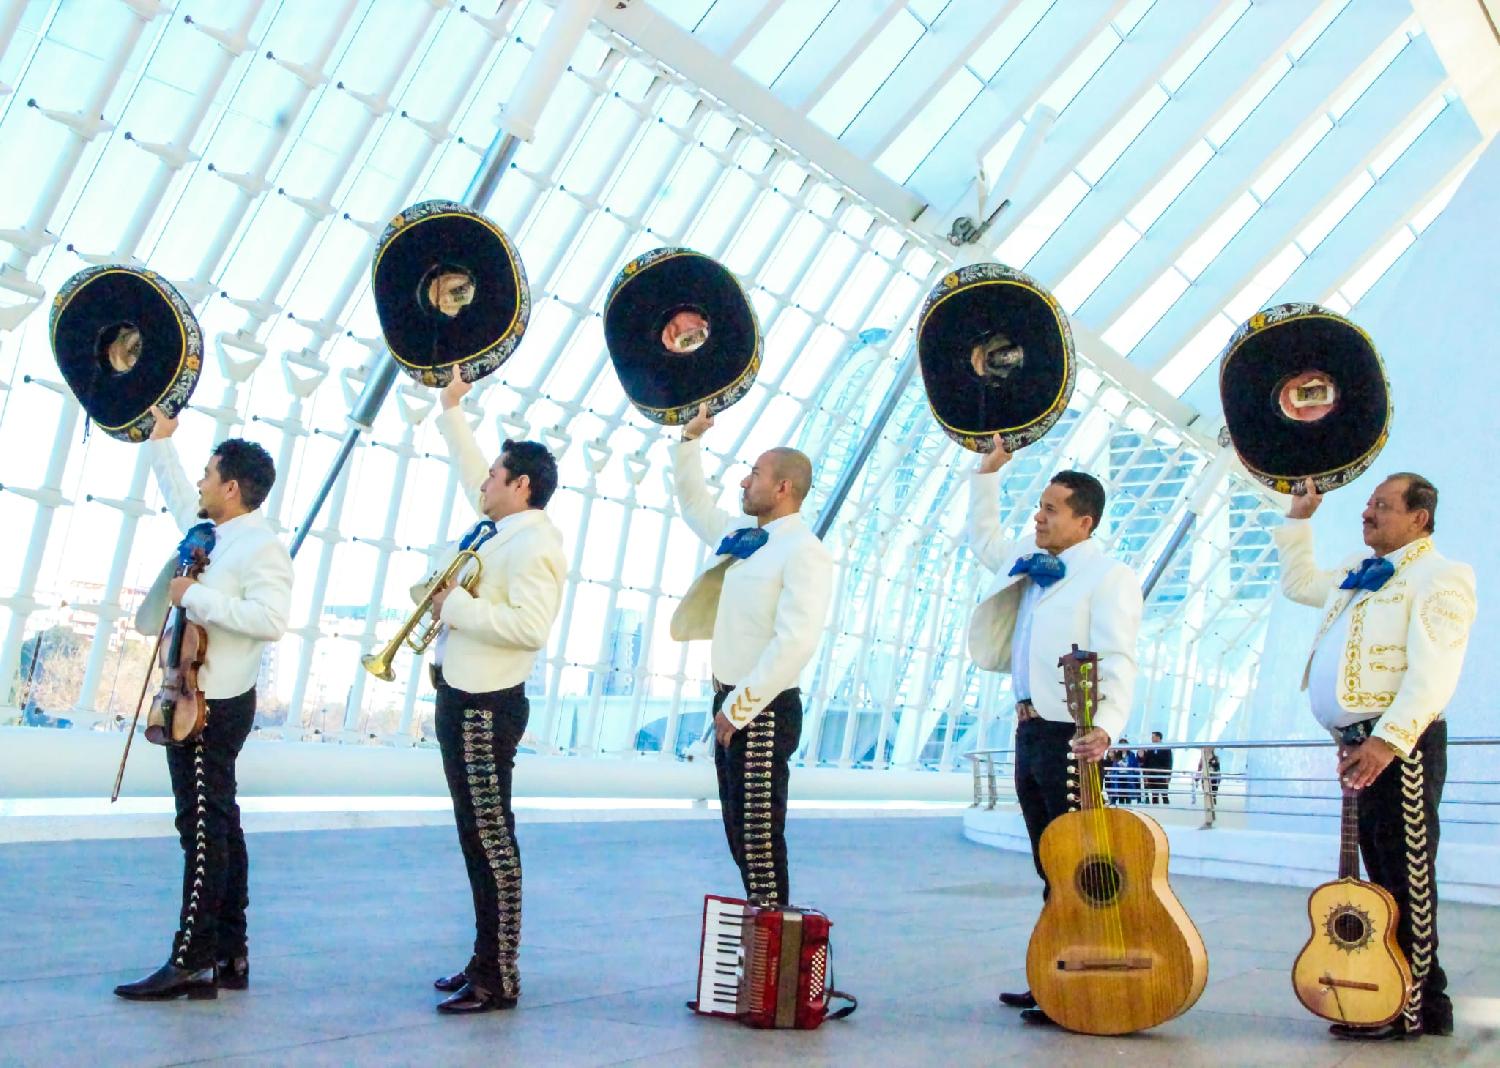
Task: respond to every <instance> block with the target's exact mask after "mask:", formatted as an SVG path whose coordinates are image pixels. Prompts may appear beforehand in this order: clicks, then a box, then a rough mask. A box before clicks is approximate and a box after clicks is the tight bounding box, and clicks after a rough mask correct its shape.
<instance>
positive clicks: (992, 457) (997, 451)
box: [978, 434, 1014, 475]
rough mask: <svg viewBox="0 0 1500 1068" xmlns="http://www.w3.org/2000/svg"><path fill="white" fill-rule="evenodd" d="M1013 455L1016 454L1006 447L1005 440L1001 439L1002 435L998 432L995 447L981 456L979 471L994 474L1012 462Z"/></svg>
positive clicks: (984, 473) (982, 473)
mask: <svg viewBox="0 0 1500 1068" xmlns="http://www.w3.org/2000/svg"><path fill="white" fill-rule="evenodd" d="M1012 455H1014V454H1013V453H1012V452H1011V451H1010V450H1009V449H1007V448H1006V447H1005V442H1004V441H1003V440H1001V438H1000V435H999V434H996V435H995V438H994V441H993V447H992V448H991V449H990V451H989V452H987V453H985V454H984V455H983V456H981V457H980V458H979V467H978V471H979V473H980V474H981V475H993V474H994V473H995V472H996V471H998V470H1000V469H1001V468H1002V467H1004V466H1005V465H1006V464H1008V463H1010V458H1011V456H1012Z"/></svg>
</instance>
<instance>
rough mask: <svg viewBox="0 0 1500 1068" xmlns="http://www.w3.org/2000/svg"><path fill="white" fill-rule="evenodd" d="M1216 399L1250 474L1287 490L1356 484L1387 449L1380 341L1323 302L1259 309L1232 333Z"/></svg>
mask: <svg viewBox="0 0 1500 1068" xmlns="http://www.w3.org/2000/svg"><path fill="white" fill-rule="evenodd" d="M1219 397H1220V399H1221V401H1222V402H1223V406H1224V427H1225V430H1226V431H1228V436H1229V441H1230V444H1232V445H1233V446H1234V451H1235V453H1236V454H1238V456H1239V458H1240V460H1241V461H1242V462H1243V463H1244V465H1245V468H1246V470H1248V471H1249V472H1250V474H1252V475H1253V476H1255V478H1256V479H1258V480H1259V481H1260V482H1262V483H1264V484H1265V485H1267V486H1269V487H1270V488H1272V489H1274V490H1276V491H1278V492H1280V493H1289V492H1291V490H1292V487H1293V486H1294V485H1296V484H1297V483H1299V482H1301V481H1303V480H1304V479H1307V478H1311V479H1312V480H1313V482H1314V484H1315V485H1316V486H1317V488H1318V491H1319V492H1326V491H1327V490H1330V489H1334V488H1336V487H1338V486H1342V485H1344V484H1345V483H1348V482H1352V481H1354V479H1356V478H1358V477H1359V476H1360V475H1361V474H1363V473H1364V471H1365V469H1366V468H1367V467H1369V466H1370V464H1371V463H1372V462H1374V460H1375V457H1376V456H1377V455H1378V454H1379V452H1380V450H1381V449H1382V448H1383V447H1384V446H1385V441H1386V435H1387V434H1388V433H1389V432H1390V424H1391V387H1390V383H1389V382H1388V381H1387V380H1386V377H1385V367H1384V365H1383V364H1382V363H1381V361H1380V355H1379V353H1377V352H1376V351H1375V344H1374V342H1372V341H1371V340H1370V338H1369V335H1367V334H1366V333H1365V332H1364V331H1363V330H1361V329H1360V328H1359V327H1357V326H1355V325H1354V324H1353V323H1351V322H1350V321H1349V320H1348V319H1345V318H1344V317H1343V316H1341V315H1338V314H1336V313H1335V312H1332V311H1329V310H1328V309H1327V308H1323V307H1319V306H1318V305H1316V304H1278V305H1276V306H1275V307H1273V308H1267V309H1266V310H1265V311H1262V312H1258V313H1257V314H1255V315H1254V316H1252V317H1251V319H1250V321H1249V322H1247V323H1244V324H1243V325H1241V326H1240V328H1239V329H1238V330H1236V331H1235V332H1234V336H1233V337H1231V338H1230V339H1229V344H1228V345H1227V346H1226V347H1225V349H1224V355H1223V356H1222V357H1221V359H1220V363H1219Z"/></svg>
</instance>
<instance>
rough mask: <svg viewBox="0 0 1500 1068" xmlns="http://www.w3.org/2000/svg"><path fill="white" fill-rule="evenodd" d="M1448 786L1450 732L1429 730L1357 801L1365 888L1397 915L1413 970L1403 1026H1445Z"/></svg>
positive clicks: (1440, 725)
mask: <svg viewBox="0 0 1500 1068" xmlns="http://www.w3.org/2000/svg"><path fill="white" fill-rule="evenodd" d="M1447 778H1448V724H1447V723H1445V722H1443V721H1442V720H1437V721H1436V722H1434V723H1433V724H1432V725H1431V726H1430V727H1428V728H1427V730H1426V731H1425V732H1424V733H1423V735H1422V737H1421V738H1420V739H1419V740H1418V741H1417V745H1416V747H1415V748H1414V749H1413V750H1412V755H1411V759H1410V760H1402V759H1401V758H1400V757H1397V758H1396V759H1395V760H1393V761H1391V763H1390V764H1388V765H1387V766H1386V769H1385V770H1384V771H1383V772H1381V773H1380V776H1379V777H1378V778H1377V779H1376V780H1375V781H1374V782H1373V783H1371V784H1370V785H1369V786H1367V787H1366V788H1365V789H1364V790H1363V791H1362V792H1361V793H1360V795H1359V851H1360V853H1361V854H1362V855H1363V857H1364V862H1365V870H1366V871H1368V872H1369V875H1370V881H1371V882H1373V883H1376V884H1378V885H1380V886H1383V887H1385V889H1386V890H1388V891H1390V894H1391V896H1392V897H1394V898H1395V899H1396V905H1397V907H1399V908H1400V910H1401V916H1400V920H1399V922H1398V924H1397V926H1396V941H1397V942H1398V943H1399V944H1400V946H1401V951H1402V952H1403V953H1405V954H1406V960H1407V963H1408V964H1410V965H1411V974H1412V980H1413V984H1414V993H1413V994H1412V999H1411V1002H1410V1003H1409V1004H1408V1005H1407V1009H1406V1024H1407V1027H1408V1028H1410V1029H1415V1028H1417V1027H1420V1026H1421V1024H1422V1022H1423V1020H1424V1019H1433V1020H1434V1021H1436V1020H1443V1021H1451V1020H1452V1018H1453V1003H1452V1002H1451V1001H1450V1000H1449V999H1448V977H1447V975H1446V974H1444V972H1443V969H1442V966H1441V965H1439V964H1438V956H1437V946H1438V936H1437V905H1438V899H1437V874H1436V870H1435V869H1436V865H1437V848H1438V830H1439V828H1438V802H1439V801H1441V800H1442V797H1443V782H1444V780H1446V779H1447Z"/></svg>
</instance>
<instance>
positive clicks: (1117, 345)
mask: <svg viewBox="0 0 1500 1068" xmlns="http://www.w3.org/2000/svg"><path fill="white" fill-rule="evenodd" d="M1187 288H1188V280H1187V277H1186V276H1185V275H1184V274H1183V273H1182V272H1181V271H1179V270H1177V268H1175V267H1169V268H1167V270H1166V271H1164V272H1163V273H1162V276H1161V277H1160V278H1158V279H1157V280H1156V281H1155V282H1152V283H1151V285H1150V286H1149V287H1148V288H1147V290H1146V291H1145V292H1144V293H1142V294H1141V295H1140V297H1139V298H1137V300H1136V301H1135V303H1134V304H1132V305H1131V306H1130V307H1129V308H1127V309H1126V310H1125V311H1124V312H1123V313H1122V314H1121V315H1120V317H1119V318H1118V319H1116V320H1115V321H1114V322H1113V323H1111V324H1110V327H1109V329H1108V330H1106V331H1104V335H1103V337H1104V342H1105V343H1106V344H1107V345H1109V346H1111V347H1112V348H1113V349H1114V350H1115V351H1116V352H1129V351H1130V350H1131V349H1133V348H1135V346H1136V343H1137V342H1139V341H1140V340H1141V338H1143V337H1145V336H1146V334H1147V332H1148V331H1150V329H1151V328H1152V327H1153V326H1155V325H1156V322H1157V320H1158V319H1160V318H1161V317H1162V316H1163V315H1165V314H1166V313H1167V309H1168V308H1170V307H1171V306H1172V305H1173V304H1174V303H1176V301H1177V298H1178V297H1180V296H1182V294H1183V293H1185V292H1187Z"/></svg>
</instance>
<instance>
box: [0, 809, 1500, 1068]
mask: <svg viewBox="0 0 1500 1068" xmlns="http://www.w3.org/2000/svg"><path fill="white" fill-rule="evenodd" d="M520 835H521V843H522V849H523V853H524V858H525V865H526V915H525V947H524V949H523V952H522V973H523V976H524V983H525V993H524V996H523V998H522V1002H521V1007H520V1009H519V1010H517V1011H515V1012H508V1013H494V1014H489V1015H485V1016H481V1017H478V1018H474V1019H448V1018H443V1017H439V1016H437V1015H436V1014H435V1013H434V1012H433V1010H432V1005H433V1002H434V1001H435V995H434V992H433V991H432V989H431V986H430V985H429V984H430V982H431V980H432V978H433V977H435V976H437V975H439V974H442V973H443V972H445V971H448V970H451V969H453V968H456V967H459V966H461V965H462V964H463V962H464V960H465V959H466V958H467V955H468V948H467V947H468V941H469V939H470V938H471V937H472V930H471V928H470V927H469V923H470V916H469V909H470V901H469V892H468V888H467V885H466V884H465V882H464V877H463V868H462V864H461V862H460V859H459V853H458V848H457V844H456V840H455V839H454V836H453V833H452V832H451V831H450V830H445V829H430V828H400V829H385V830H359V831H348V832H302V833H276V834H257V835H253V836H251V839H250V850H251V864H252V869H253V874H252V880H253V882H252V887H251V894H252V898H253V904H252V906H251V938H252V987H251V989H250V990H249V991H248V992H246V993H232V992H227V991H226V992H224V993H222V994H221V995H220V997H219V999H218V1000H217V1001H212V1002H192V1003H189V1002H174V1003H169V1004H127V1003H124V1002H121V1001H118V1000H117V999H115V998H114V997H112V996H111V994H110V988H111V987H112V986H113V985H114V984H115V983H117V982H120V981H122V980H125V979H133V978H136V977H138V976H139V975H141V974H144V973H145V972H147V971H149V970H150V969H151V968H153V967H155V966H156V965H157V964H159V963H160V962H161V961H162V960H163V959H165V956H166V951H167V946H168V939H169V936H170V926H171V924H172V921H173V919H174V916H175V909H176V903H175V900H174V898H175V889H176V883H177V878H178V875H177V865H178V864H179V863H180V861H179V856H178V854H177V851H176V845H175V843H174V842H172V841H170V840H167V839H150V838H143V839H129V840H120V841H71V842H58V843H36V844H15V845H7V846H0V925H3V926H0V1063H3V1064H7V1065H8V1064H36V1065H72V1064H88V1065H96V1064H97V1065H133V1064H149V1065H160V1064H179V1063H198V1062H203V1061H215V1062H233V1063H242V1064H275V1065H301V1064H327V1065H332V1064H338V1065H362V1066H363V1065H376V1064H416V1065H427V1066H432V1065H441V1066H444V1068H446V1066H450V1065H463V1064H474V1065H497V1064H517V1065H546V1066H553V1065H602V1064H623V1063H635V1064H648V1065H663V1066H666V1065H672V1066H676V1065H694V1064H711V1065H724V1066H731V1065H732V1066H740V1065H760V1064H765V1065H783V1064H795V1065H799V1066H800V1065H815V1064H837V1065H840V1066H847V1065H906V1064H911V1065H922V1066H924V1068H930V1066H937V1065H988V1064H1031V1063H1045V1064H1048V1065H1049V1066H1062V1065H1072V1064H1089V1065H1100V1064H1126V1063H1128V1064H1130V1065H1132V1066H1135V1065H1157V1064H1161V1065H1199V1064H1205V1065H1207V1064H1214V1065H1259V1064H1265V1065H1296V1066H1297V1068H1313V1066H1320V1065H1335V1064H1350V1065H1366V1064H1372V1065H1378V1064H1386V1063H1389V1064H1397V1063H1400V1064H1413V1063H1415V1064H1422V1063H1433V1064H1465V1063H1467V1064H1500V910H1497V909H1486V908H1482V907H1475V906H1461V905H1452V906H1448V907H1445V909H1444V911H1443V914H1442V920H1441V930H1442V937H1443V959H1444V962H1445V963H1446V965H1447V967H1448V970H1449V972H1450V974H1451V976H1452V988H1453V992H1454V993H1455V995H1457V997H1458V1019H1459V1025H1458V1033H1457V1034H1456V1035H1455V1036H1454V1037H1452V1038H1448V1039H1433V1038H1428V1039H1423V1040H1422V1041H1421V1042H1420V1043H1407V1044H1401V1045H1400V1046H1398V1047H1388V1048H1378V1047H1369V1046H1353V1045H1349V1044H1346V1043H1339V1042H1336V1041H1334V1040H1333V1039H1331V1038H1329V1036H1328V1035H1327V1034H1326V1032H1325V1030H1324V1027H1323V1025H1322V1023H1321V1022H1320V1021H1318V1020H1316V1019H1314V1018H1312V1017H1311V1016H1309V1015H1308V1014H1307V1013H1306V1012H1304V1011H1303V1010H1302V1009H1301V1007H1300V1006H1299V1005H1298V1004H1297V1002H1296V1001H1295V999H1294V998H1293V996H1292V992H1291V987H1290V983H1289V981H1288V970H1289V968H1290V965H1291V961H1292V959H1293V958H1294V957H1295V955H1296V952H1297V950H1298V949H1299V948H1300V947H1301V944H1302V942H1303V940H1304V939H1305V937H1306V929H1305V924H1306V919H1305V911H1304V902H1305V900H1306V895H1305V893H1304V892H1303V891H1301V890H1296V889H1288V888H1282V887H1260V886H1252V885H1247V884H1244V883H1229V882H1216V881H1211V880H1202V879H1198V880H1189V879H1183V880H1180V881H1178V883H1176V884H1174V885H1176V886H1177V889H1178V891H1179V893H1180V895H1181V896H1182V898H1183V901H1184V903H1185V904H1186V905H1187V907H1188V909H1189V911H1190V912H1191V913H1192V915H1193V917H1194V919H1195V921H1196V922H1197V924H1198V925H1199V927H1200V928H1201V929H1202V931H1203V933H1204V936H1205V939H1206V941H1207V943H1208V947H1209V955H1210V971H1211V974H1210V981H1209V985H1208V989H1207V991H1206V992H1205V993H1204V995H1203V997H1202V999H1201V1000H1200V1001H1199V1003H1198V1005H1197V1006H1196V1007H1195V1008H1194V1009H1193V1010H1192V1011H1190V1012H1189V1013H1187V1014H1186V1015H1184V1016H1182V1017H1180V1018H1179V1019H1177V1020H1175V1021H1172V1022H1170V1023H1168V1024H1166V1025H1164V1026H1163V1027H1161V1028H1158V1029H1157V1030H1155V1031H1153V1032H1150V1033H1146V1034H1141V1035H1135V1036H1131V1037H1127V1038H1121V1039H1094V1038H1087V1037H1083V1036H1077V1035H1069V1034H1063V1033H1059V1032H1055V1031H1050V1030H1041V1029H1035V1028H1028V1027H1025V1026H1023V1025H1022V1024H1021V1023H1020V1022H1019V1021H1018V1020H1017V1019H1016V1017H1015V1015H1014V1013H1012V1012H1011V1011H1010V1010H1007V1009H1002V1008H1000V1007H999V1006H998V1005H997V1004H996V1002H995V994H996V992H997V991H999V990H1002V989H1014V988H1017V987H1018V986H1020V985H1023V982H1024V981H1023V978H1022V957H1023V954H1024V950H1025V943H1026V939H1027V936H1028V934H1029V932H1030V929H1031V924H1032V922H1033V920H1034V918H1035V913H1036V908H1037V905H1038V894H1037V881H1036V875H1035V873H1034V872H1033V871H1032V869H1031V864H1030V860H1029V858H1026V857H1022V856H1018V855H1015V854H1007V853H1001V852H997V851H994V850H991V849H986V848H983V847H981V846H977V845H973V844H971V843H969V842H966V841H965V840H964V839H963V838H962V837H961V836H960V826H959V820H958V819H957V818H955V817H953V816H947V815H945V816H934V817H931V818H921V819H913V818H907V819H878V820H874V819H852V818H851V819H811V818H799V817H797V816H796V815H795V814H794V817H793V821H792V826H791V830H790V838H791V845H792V856H793V874H794V878H795V885H794V895H793V896H794V898H795V900H797V901H798V902H799V903H802V904H809V905H816V906H819V907H822V908H823V909H825V910H826V911H827V912H828V913H830V915H831V916H832V917H833V919H834V921H835V927H834V946H835V963H836V965H837V973H836V978H837V982H838V985H839V986H841V987H843V988H845V989H848V990H850V991H852V992H853V993H855V994H856V995H858V996H859V998H860V1008H859V1011H858V1012H857V1013H856V1014H855V1015H854V1016H853V1017H852V1018H850V1019H848V1020H845V1021H841V1022H835V1023H829V1024H827V1025H826V1026H824V1027H823V1028H822V1029H821V1030H819V1031H815V1032H810V1033H805V1032H777V1033H770V1032H758V1031H751V1030H749V1029H746V1028H742V1027H740V1026H738V1025H736V1024H734V1023H731V1022H728V1021H722V1020H712V1019H705V1018H700V1017H696V1016H694V1015H692V1014H691V1013H689V1012H688V1011H687V1010H686V1009H685V1008H684V1007H683V1001H684V1000H685V999H686V998H688V997H690V996H691V995H692V985H693V977H694V974H695V970H696V964H697V930H698V922H699V914H700V911H701V901H702V896H703V894H704V893H705V892H708V891H721V892H723V891H733V889H734V887H735V882H734V878H733V873H732V869H731V868H730V866H729V864H728V861H727V859H726V856H725V850H724V845H723V842H722V838H721V837H720V835H721V832H720V830H719V828H718V826H717V825H716V823H714V822H712V821H708V820H702V821H677V822H637V823H625V822H610V823H545V824H544V823H534V824H531V825H530V826H527V825H526V820H525V819H524V816H523V819H522V829H521V832H520Z"/></svg>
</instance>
